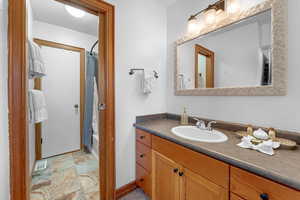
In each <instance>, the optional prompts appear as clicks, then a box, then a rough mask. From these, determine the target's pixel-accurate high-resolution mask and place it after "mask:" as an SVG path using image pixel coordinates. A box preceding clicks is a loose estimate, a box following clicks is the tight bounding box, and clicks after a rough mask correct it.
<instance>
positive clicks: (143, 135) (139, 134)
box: [136, 129, 151, 147]
mask: <svg viewBox="0 0 300 200" xmlns="http://www.w3.org/2000/svg"><path fill="white" fill-rule="evenodd" d="M136 140H137V141H139V142H141V143H143V144H145V145H147V146H149V147H151V135H150V134H149V133H147V132H145V131H142V130H140V129H136Z"/></svg>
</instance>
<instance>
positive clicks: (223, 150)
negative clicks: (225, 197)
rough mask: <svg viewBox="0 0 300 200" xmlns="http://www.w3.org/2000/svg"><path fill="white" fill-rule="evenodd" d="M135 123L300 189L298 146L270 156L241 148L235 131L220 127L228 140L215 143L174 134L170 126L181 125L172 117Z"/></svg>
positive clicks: (216, 157) (163, 136) (139, 127)
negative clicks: (195, 140)
mask: <svg viewBox="0 0 300 200" xmlns="http://www.w3.org/2000/svg"><path fill="white" fill-rule="evenodd" d="M134 126H135V127H136V128H138V129H142V130H144V131H147V132H149V133H151V134H153V135H156V136H159V137H161V138H164V139H167V140H169V141H172V142H175V143H177V144H179V145H182V146H184V147H187V148H189V149H191V150H194V151H196V152H199V153H203V154H205V155H208V156H210V157H212V158H215V159H217V160H220V161H223V162H226V163H228V164H230V165H233V166H236V167H239V168H242V169H245V170H247V171H249V172H252V173H255V174H257V175H260V176H262V177H265V178H268V179H270V180H273V181H275V182H278V183H281V184H283V185H287V186H289V187H292V188H294V189H297V190H300V150H299V148H297V149H296V150H284V149H278V150H275V151H276V152H275V155H273V156H269V155H265V154H262V153H260V152H257V151H254V150H249V149H243V148H240V147H238V146H237V145H236V144H238V143H239V142H240V139H239V138H237V137H236V136H235V134H234V133H233V132H231V131H226V130H220V129H219V130H220V131H222V132H223V133H224V134H226V135H227V136H228V140H227V141H226V142H224V143H214V144H212V143H204V142H194V141H190V140H186V139H182V138H180V137H178V136H176V135H174V134H172V132H171V129H172V128H173V127H175V126H179V121H176V120H173V119H164V118H159V119H151V120H148V121H142V122H137V123H136V124H134Z"/></svg>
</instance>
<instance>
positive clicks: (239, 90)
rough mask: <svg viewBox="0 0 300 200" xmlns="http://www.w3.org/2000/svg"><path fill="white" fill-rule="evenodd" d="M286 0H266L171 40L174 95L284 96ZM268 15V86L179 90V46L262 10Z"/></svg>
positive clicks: (286, 29) (286, 49)
mask: <svg viewBox="0 0 300 200" xmlns="http://www.w3.org/2000/svg"><path fill="white" fill-rule="evenodd" d="M287 7H288V2H287V0H266V1H264V2H263V3H261V4H258V5H256V6H254V7H252V8H249V9H248V10H245V11H241V12H239V13H237V14H234V15H233V16H230V17H227V18H224V19H223V20H221V21H220V22H219V23H217V24H215V26H213V27H212V26H208V27H206V28H204V29H202V30H201V32H200V33H199V34H196V35H188V36H184V37H183V38H181V39H179V40H177V41H176V42H175V56H174V58H175V67H174V68H175V70H174V86H175V87H174V88H175V95H176V96H285V95H286V94H287V69H288V25H287V24H288V23H287V22H288V8H287ZM268 10H270V11H271V16H272V23H271V24H272V25H271V26H272V36H271V37H272V70H273V73H272V80H273V83H272V85H270V86H253V87H227V88H203V89H202V88H196V89H187V90H182V89H180V87H179V78H178V71H179V67H180V66H179V59H180V58H179V50H178V49H179V47H180V46H181V45H183V44H185V43H187V42H189V41H191V40H194V39H196V38H198V37H200V36H204V35H206V34H208V33H210V32H214V31H216V30H219V29H221V28H224V27H226V26H229V25H232V24H234V23H236V22H239V21H241V20H245V19H247V18H249V17H252V16H255V15H257V14H259V13H262V12H265V11H268Z"/></svg>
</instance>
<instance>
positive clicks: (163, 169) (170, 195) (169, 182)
mask: <svg viewBox="0 0 300 200" xmlns="http://www.w3.org/2000/svg"><path fill="white" fill-rule="evenodd" d="M181 170H182V168H181V166H180V165H178V164H176V163H175V162H173V161H172V160H170V159H168V158H166V157H165V156H163V155H161V154H159V153H157V152H155V151H152V199H153V200H179V198H180V195H179V187H180V184H179V181H180V176H179V172H180V171H181Z"/></svg>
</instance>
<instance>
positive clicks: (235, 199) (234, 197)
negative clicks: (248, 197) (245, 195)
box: [230, 193, 244, 200]
mask: <svg viewBox="0 0 300 200" xmlns="http://www.w3.org/2000/svg"><path fill="white" fill-rule="evenodd" d="M230 200H244V199H242V198H241V197H239V196H237V195H235V194H233V193H231V194H230Z"/></svg>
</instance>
